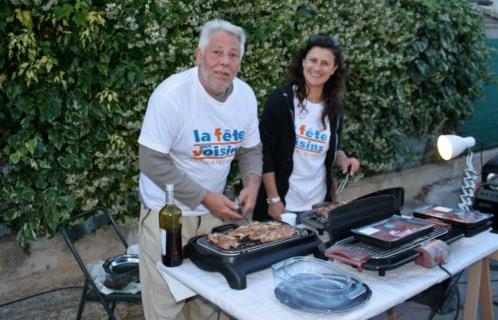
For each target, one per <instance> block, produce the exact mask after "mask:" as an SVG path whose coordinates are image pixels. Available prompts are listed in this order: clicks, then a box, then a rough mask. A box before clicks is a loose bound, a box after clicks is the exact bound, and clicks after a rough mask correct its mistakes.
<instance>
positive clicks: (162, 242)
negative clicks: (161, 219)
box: [159, 229, 166, 256]
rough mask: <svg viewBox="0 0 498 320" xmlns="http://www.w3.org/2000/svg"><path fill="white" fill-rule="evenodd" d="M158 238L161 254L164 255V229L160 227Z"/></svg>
mask: <svg viewBox="0 0 498 320" xmlns="http://www.w3.org/2000/svg"><path fill="white" fill-rule="evenodd" d="M159 232H160V234H159V238H160V241H161V255H163V256H165V255H166V230H164V229H160V231H159Z"/></svg>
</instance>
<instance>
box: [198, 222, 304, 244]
mask: <svg viewBox="0 0 498 320" xmlns="http://www.w3.org/2000/svg"><path fill="white" fill-rule="evenodd" d="M295 233H296V229H294V228H293V227H291V226H289V225H287V224H283V223H279V222H251V223H249V224H247V225H244V226H240V227H238V228H236V229H234V230H232V231H230V232H228V233H211V234H208V236H207V238H208V240H209V241H210V242H211V243H213V244H215V245H217V246H218V247H220V248H222V249H225V250H228V249H230V248H238V247H239V246H241V244H245V245H247V244H258V243H269V242H273V241H277V240H281V239H287V238H290V237H291V236H293V235H294V234H295Z"/></svg>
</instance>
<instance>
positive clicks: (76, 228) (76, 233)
mask: <svg viewBox="0 0 498 320" xmlns="http://www.w3.org/2000/svg"><path fill="white" fill-rule="evenodd" d="M77 221H81V222H78V223H77V224H76V225H72V226H71V225H70V224H71V222H77ZM107 225H110V226H111V227H112V228H113V229H114V231H115V232H116V234H117V236H118V237H119V239H120V241H121V242H122V243H123V246H124V249H125V250H126V248H128V243H127V242H126V239H125V237H124V236H123V234H122V232H121V230H120V229H119V227H118V225H117V224H116V222H115V221H114V219H113V218H112V217H111V215H110V214H109V213H108V212H107V211H106V210H105V209H104V208H102V207H95V208H92V209H90V210H87V211H84V212H82V213H80V214H77V215H75V216H73V217H72V218H71V220H70V221H69V224H68V225H65V226H63V227H62V228H61V232H62V235H63V237H64V240H65V241H66V243H67V245H68V246H69V249H70V250H71V252H72V253H73V255H74V258H75V259H76V261H77V262H78V264H79V266H80V268H81V271H83V273H84V274H85V277H86V278H87V280H89V281H90V282H92V278H91V276H90V273H89V272H88V270H87V268H86V266H85V263H84V262H83V259H82V258H81V256H80V254H79V252H78V250H77V248H76V246H75V243H76V242H77V241H78V240H80V239H81V238H82V237H83V236H85V235H87V234H89V233H93V232H95V231H96V230H98V229H100V228H102V227H103V226H107Z"/></svg>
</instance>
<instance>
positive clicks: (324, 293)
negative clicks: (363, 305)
mask: <svg viewBox="0 0 498 320" xmlns="http://www.w3.org/2000/svg"><path fill="white" fill-rule="evenodd" d="M272 272H273V282H274V284H275V295H276V296H277V299H279V300H280V301H281V302H282V303H284V304H286V305H288V306H291V307H293V308H295V309H299V310H304V311H318V312H334V311H339V310H340V311H342V310H343V309H344V308H346V307H348V306H351V305H352V302H354V300H355V299H357V298H359V297H360V296H362V295H363V294H364V293H365V292H366V289H365V286H363V283H362V281H361V280H360V279H358V278H355V277H352V276H350V275H348V274H347V273H345V272H341V271H339V270H337V268H335V267H334V266H333V264H331V263H329V262H325V261H322V260H318V259H315V258H308V257H294V258H290V259H287V260H284V261H281V262H279V263H277V264H274V265H273V266H272ZM355 305H356V304H355Z"/></svg>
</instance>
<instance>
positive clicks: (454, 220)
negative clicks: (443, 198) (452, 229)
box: [413, 205, 493, 230]
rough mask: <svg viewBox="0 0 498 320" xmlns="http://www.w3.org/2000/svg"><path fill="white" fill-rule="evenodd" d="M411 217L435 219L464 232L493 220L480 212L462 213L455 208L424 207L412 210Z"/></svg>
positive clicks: (488, 215) (489, 215)
mask: <svg viewBox="0 0 498 320" xmlns="http://www.w3.org/2000/svg"><path fill="white" fill-rule="evenodd" d="M413 215H414V216H416V217H420V218H435V219H439V220H441V221H444V222H446V223H449V224H451V225H453V226H457V227H459V228H462V229H464V230H469V229H474V228H477V227H479V226H481V225H483V224H486V222H487V221H490V220H491V219H492V218H493V215H492V214H487V213H482V212H480V211H462V210H460V209H455V208H446V207H442V206H435V205H426V206H423V207H420V208H417V209H415V210H413Z"/></svg>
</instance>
